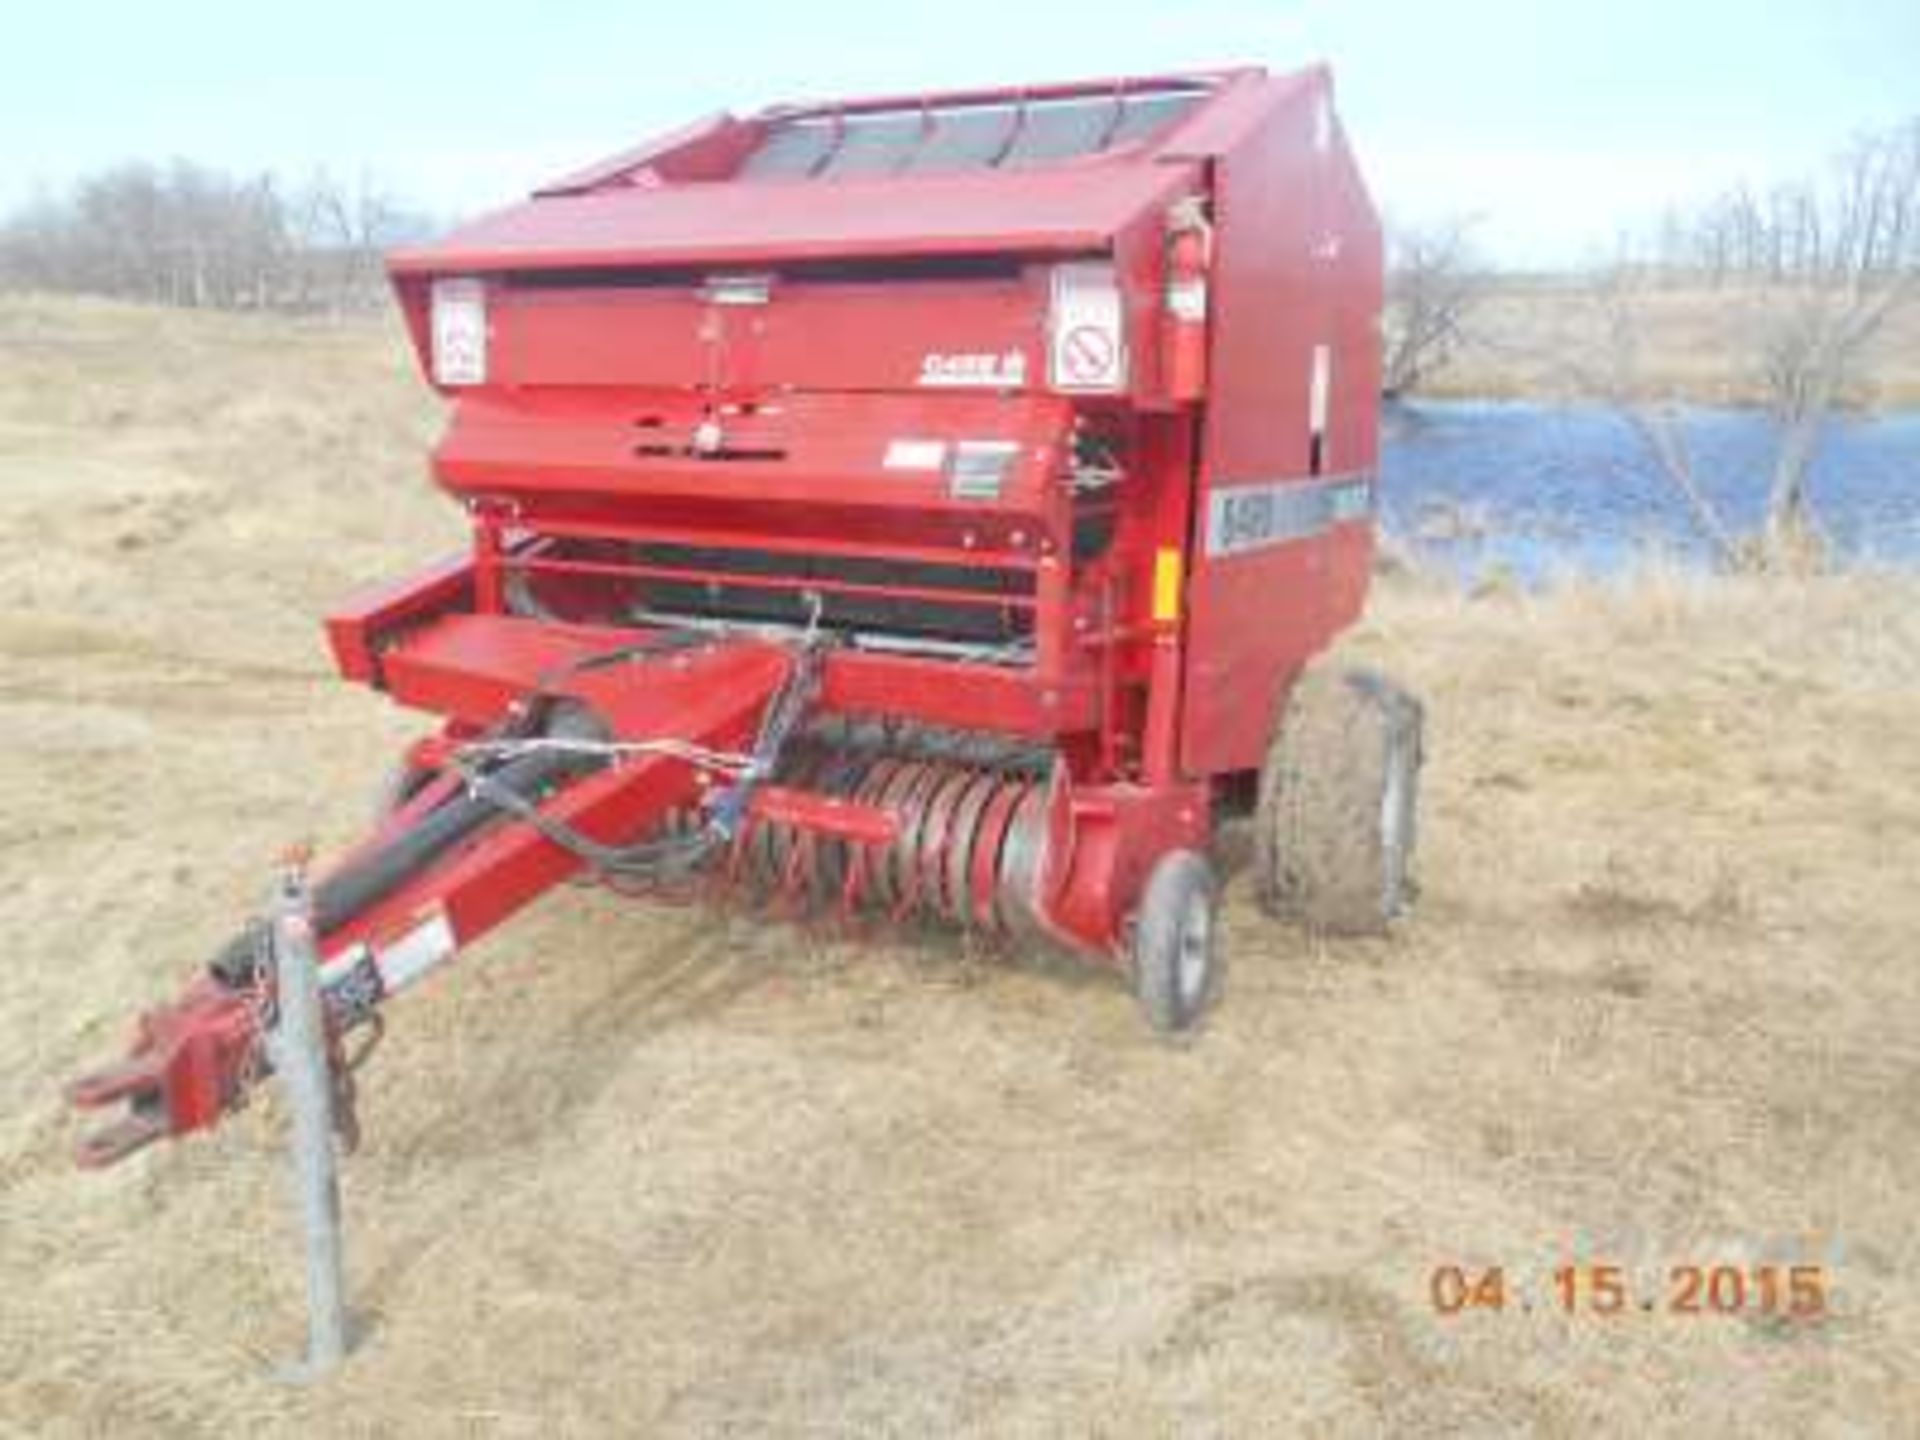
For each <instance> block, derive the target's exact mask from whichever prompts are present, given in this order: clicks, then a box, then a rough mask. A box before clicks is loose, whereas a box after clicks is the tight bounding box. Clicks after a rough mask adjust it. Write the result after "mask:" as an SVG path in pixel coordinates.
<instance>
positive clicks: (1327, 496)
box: [1207, 474, 1373, 556]
mask: <svg viewBox="0 0 1920 1440" xmlns="http://www.w3.org/2000/svg"><path fill="white" fill-rule="evenodd" d="M1372 513H1373V476H1372V475H1370V474H1362V475H1340V476H1334V477H1331V478H1329V479H1325V480H1279V481H1273V482H1270V483H1261V484H1253V485H1222V484H1220V483H1219V482H1217V481H1216V482H1215V484H1214V485H1213V487H1212V492H1211V494H1210V496H1209V498H1208V503H1207V554H1208V555H1209V556H1222V555H1238V554H1241V553H1242V552H1244V551H1247V550H1258V549H1261V548H1262V547H1264V546H1268V545H1284V544H1285V543H1287V542H1288V541H1290V540H1305V539H1307V538H1308V537H1309V536H1313V535H1318V534H1319V533H1320V532H1321V531H1322V530H1325V529H1327V528H1329V527H1330V526H1333V525H1337V524H1340V523H1341V522H1342V521H1346V520H1360V519H1364V518H1365V517H1366V516H1368V515H1371V514H1372Z"/></svg>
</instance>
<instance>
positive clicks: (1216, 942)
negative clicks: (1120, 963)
mask: <svg viewBox="0 0 1920 1440" xmlns="http://www.w3.org/2000/svg"><path fill="white" fill-rule="evenodd" d="M1221 953H1222V952H1221V947H1220V885H1219V881H1218V880H1217V879H1215V877H1214V873H1213V866H1212V865H1211V864H1209V863H1208V861H1207V858H1206V856H1204V855H1201V854H1200V853H1198V852H1197V851H1193V850H1170V851H1168V852H1167V853H1166V854H1165V855H1163V856H1161V857H1160V859H1159V861H1158V862H1156V863H1155V865H1154V867H1153V872H1152V873H1151V874H1150V875H1149V876H1148V877H1147V885H1146V889H1145V890H1143V891H1142V892H1141V895H1140V909H1139V911H1138V912H1137V914H1136V916H1135V918H1134V928H1133V956H1132V967H1133V992H1134V995H1135V996H1136V997H1137V998H1138V999H1139V1001H1140V1009H1141V1010H1142V1011H1143V1012H1144V1013H1145V1015H1146V1017H1147V1023H1148V1024H1149V1025H1151V1026H1153V1028H1154V1029H1155V1030H1157V1031H1159V1032H1160V1033H1161V1034H1163V1035H1177V1034H1180V1033H1182V1032H1183V1031H1187V1030H1191V1029H1192V1028H1193V1027H1194V1026H1195V1025H1196V1024H1198V1023H1199V1021H1200V1020H1201V1018H1202V1017H1203V1016H1204V1015H1205V1014H1206V1013H1207V1011H1208V1009H1209V1008H1211V1007H1212V1005H1213V1003H1214V1001H1215V1000H1216V999H1218V998H1219V994H1220V980H1221V970H1222V961H1221Z"/></svg>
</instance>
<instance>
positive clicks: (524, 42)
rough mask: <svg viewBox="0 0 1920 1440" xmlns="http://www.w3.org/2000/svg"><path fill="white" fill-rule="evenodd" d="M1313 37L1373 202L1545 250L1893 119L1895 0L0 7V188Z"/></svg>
mask: <svg viewBox="0 0 1920 1440" xmlns="http://www.w3.org/2000/svg"><path fill="white" fill-rule="evenodd" d="M1322 58H1323V59H1326V60H1328V61H1330V62H1331V63H1332V64H1333V66H1334V69H1335V77H1336V83H1337V86H1338V93H1339V96H1340V103H1341V109H1342V112H1343V114H1344V116H1345V119H1346V123H1347V126H1348V129H1349V131H1350V133H1351V134H1352V136H1353V138H1354V142H1355V144H1356V146H1357V147H1358V149H1359V151H1360V154H1361V160H1362V164H1363V165H1364V167H1365V168H1366V170H1367V173H1368V175H1369V177H1370V180H1371V182H1372V185H1373V189H1374V191H1375V194H1376V197H1377V198H1378V199H1379V200H1380V202H1381V203H1382V205H1383V206H1384V207H1385V208H1386V209H1387V210H1388V211H1389V212H1390V213H1392V214H1394V215H1398V216H1403V217H1406V218H1409V219H1415V220H1418V219H1426V218H1432V217H1435V216H1440V215H1445V214H1449V213H1465V214H1474V215H1478V216H1480V217H1482V219H1481V222H1480V232H1479V233H1480V238H1481V241H1482V244H1483V246H1484V247H1485V248H1486V249H1487V250H1489V251H1490V252H1491V253H1492V254H1493V255H1494V256H1495V257H1496V258H1498V259H1500V260H1503V261H1505V262H1508V263H1513V264H1551V263H1565V262H1576V261H1578V260H1580V259H1582V258H1586V257H1588V256H1590V255H1593V254H1596V253H1599V252H1602V251H1604V250H1606V249H1607V248H1608V247H1609V246H1610V245H1611V244H1612V242H1613V240H1614V238H1615V237H1616V236H1617V235H1618V234H1619V233H1620V232H1621V231H1622V230H1623V229H1633V228H1636V227H1644V226H1646V225H1648V224H1650V223H1651V222H1652V220H1653V218H1654V217H1655V216H1656V215H1657V214H1658V212H1659V210H1660V208H1661V207H1662V205H1663V204H1665V203H1667V202H1668V201H1674V200H1684V199H1686V198H1687V197H1689V196H1697V195H1699V194H1702V193H1710V192H1712V191H1715V190H1718V189H1720V188H1722V187H1723V186H1724V185H1726V184H1729V183H1731V182H1733V181H1734V180H1737V179H1742V178H1744V179H1748V180H1752V181H1755V182H1758V183H1762V184H1764V183H1766V182H1767V181H1768V180H1770V179H1773V178H1777V177H1780V176H1783V175H1790V174H1793V173H1795V172H1797V171H1803V170H1806V169H1808V168H1810V167H1812V166H1814V165H1817V164H1818V163H1819V161H1820V160H1821V158H1822V157H1823V156H1825V155H1826V154H1828V153H1829V152H1831V151H1832V150H1833V149H1835V148H1836V147H1837V146H1839V145H1840V144H1842V143H1843V142H1844V141H1845V140H1846V139H1847V137H1848V136H1849V135H1851V134H1853V133H1854V132H1856V131H1858V130H1860V129H1862V128H1863V127H1872V126H1883V125H1887V124H1890V123H1892V122H1894V121H1896V120H1898V119H1901V118H1903V117H1905V116H1908V115H1912V114H1915V113H1920V0H1821V3H1806V0H1772V3H1769V0H1738V3H1735V0H1589V3H1584V4H1563V3H1554V0H1536V3H1526V0H1455V3H1446V0H1425V3H1408V0H1396V3H1387V0H1158V3H1152V0H1068V3H1055V4H1048V3H1046V0H947V3H941V4H925V3H922V4H908V3H904V0H902V3H895V4H874V3H853V0H792V3H786V4H781V3H774V0H762V3H757V4H746V3H729V0H707V3H680V4H662V3H647V0H617V3H616V0H577V3H568V0H520V3H515V4H490V3H486V0H468V3H462V4H452V3H441V0H386V3H372V0H302V3H291V4H288V3H275V0H144V3H122V4H106V3H97V0H64V3H63V0H0V205H12V204H15V203H18V202H19V201H21V200H23V199H25V198H28V197H29V196H31V195H32V194H33V193H34V191H35V188H36V186H39V185H52V186H58V185H59V184H61V183H62V182H63V181H65V180H67V179H69V178H70V177H72V176H73V175H75V174H76V173H80V172H83V171H85V170H87V169H89V168H93V167H97V166H100V165H103V164H106V163H109V162H112V161H115V160H119V159H125V158H131V157H146V158H154V159H166V158H169V157H172V156H175V155H180V156H187V157H190V158H193V159H196V160H201V161H205V162H208V163H211V164H216V165H220V166H222V167H226V168H230V169H256V168H271V169H275V170H278V171H281V172H282V173H285V174H287V175H289V176H291V177H294V178H299V177H301V176H303V175H304V174H306V173H308V172H309V171H311V170H312V169H313V168H315V167H317V166H322V165H325V166H328V167H330V168H331V169H332V170H333V171H334V172H335V173H336V174H340V175H343V176H352V175H355V174H358V173H360V172H362V171H365V172H367V173H370V174H371V175H373V176H374V177H376V178H377V179H378V180H379V181H380V182H381V183H383V184H384V185H385V186H386V187H387V188H390V189H392V190H394V191H395V192H398V193H400V194H403V195H405V196H407V197H409V198H412V199H414V200H416V201H417V202H419V203H421V204H422V205H424V206H425V207H427V208H429V209H431V210H433V211H435V212H437V213H441V214H446V215H457V214H460V213H465V212H470V211H474V210H478V209H484V208H487V207H489V206H491V205H493V204H497V203H500V202H503V201H505V200H508V199H511V198H513V197H515V196H517V195H519V194H521V193H523V192H524V191H525V190H527V189H528V188H529V187H530V186H531V185H532V184H534V183H535V182H536V181H537V180H539V179H541V178H542V177H545V176H548V175H550V174H552V173H554V172H557V171H562V170H565V169H568V168H570V167H571V166H573V165H575V164H577V163H579V162H582V161H585V160H590V159H593V158H596V157H597V156H599V155H601V154H604V153H607V152H610V151H613V150H617V149H620V148H623V147H624V146H625V145H627V144H629V143H631V142H632V141H634V140H637V139H639V138H642V137H644V136H645V135H647V134H649V133H651V132H653V131H655V130H659V129H664V128H669V127H672V126H674V125H677V124H679V123H681V122H684V121H686V120H689V119H692V118H694V117H695V116H697V115H700V114H704V113H706V112H709V111H712V110H716V109H722V108H731V109H735V110H740V111H745V110H751V109H754V108H757V107H758V106H760V105H762V104H765V103H768V102H771V101H775V100H787V99H802V98H824V97H830V96H833V95H836V94H859V93H871V92H876V91H897V90H912V89H917V88H922V87H928V88H931V87H937V86H947V85H960V84H975V83H980V82H992V83H1001V82H1007V83H1011V82H1016V81H1021V80H1048V79H1070V78H1077V77H1081V76H1094V75H1116V74H1127V73H1139V72H1151V71H1156V70H1166V69H1177V68H1180V67H1183V66H1193V65H1200V64H1215V63H1222V62H1228V61H1252V62H1258V63H1264V64H1267V65H1269V66H1271V67H1273V68H1276V69H1285V68H1287V67H1289V66H1292V65H1296V64H1299V63H1302V62H1305V61H1308V60H1312V59H1322Z"/></svg>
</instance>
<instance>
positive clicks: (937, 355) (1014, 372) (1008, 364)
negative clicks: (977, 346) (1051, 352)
mask: <svg viewBox="0 0 1920 1440" xmlns="http://www.w3.org/2000/svg"><path fill="white" fill-rule="evenodd" d="M1026 382H1027V357H1026V353H1025V352H1024V351H1021V350H1008V351H1005V352H995V351H991V350H988V351H960V352H957V353H951V354H949V353H943V352H940V351H933V352H931V353H929V354H928V355H927V356H926V358H925V359H923V360H922V361H921V362H920V383H921V384H922V385H981V386H991V387H995V388H999V387H1005V386H1014V385H1024V384H1026Z"/></svg>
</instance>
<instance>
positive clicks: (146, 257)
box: [0, 160, 427, 311]
mask: <svg viewBox="0 0 1920 1440" xmlns="http://www.w3.org/2000/svg"><path fill="white" fill-rule="evenodd" d="M426 228H427V226H426V223H425V222H424V221H423V220H422V219H421V218H420V217H419V216H418V215H417V214H415V213H413V212H411V211H410V210H408V209H407V208H406V207H404V206H403V205H401V204H400V203H399V202H397V201H396V200H395V199H394V198H393V197H392V196H391V195H389V194H387V193H386V192H385V191H384V190H382V189H380V188H379V187H378V186H377V185H375V184H373V183H372V181H371V180H370V179H368V178H366V177H364V176H363V177H362V178H361V179H360V180H358V181H357V182H354V183H348V182H344V181H341V180H338V179H336V178H335V177H333V176H331V175H329V174H326V173H324V172H323V173H320V174H317V175H315V176H313V177H312V178H311V179H309V180H308V181H306V182H305V183H304V184H301V185H297V186H292V185H288V184H287V183H286V182H284V181H282V180H281V179H279V178H278V177H276V176H273V175H271V174H258V175H244V176H235V175H230V174H227V173H225V172H223V171H220V170H216V169H213V168H211V167H208V166H204V165H197V164H194V163H192V162H190V161H184V160H176V161H174V162H172V163H171V164H168V165H165V166H159V165H153V164H149V163H144V162H133V163H128V164H123V165H117V166H114V167H113V168H111V169H108V170H105V171H101V172H99V173H97V174H95V175H91V176H88V177H86V178H85V179H82V180H80V181H79V182H78V183H76V184H75V185H74V186H73V187H72V188H71V189H70V190H69V191H67V192H66V193H64V194H61V195H57V196H48V197H45V198H42V199H40V200H38V201H36V202H34V203H32V204H29V205H27V206H25V207H23V208H22V209H20V210H19V211H17V212H15V213H14V214H13V215H12V216H10V217H8V218H7V219H5V220H4V221H0V285H6V286H10V287H13V288H22V289H26V288H30V289H40V290H54V291H73V292H81V293H86V294H96V295H110V296H117V297H121V298H124V299H130V300H145V301H153V302H158V303H161V304H168V305H184V306H195V307H213V308H222V309H276V310H309V311H313V310H320V311H344V310H350V309H355V308H360V307H363V306H367V305H372V304H378V303H380V300H381V296H382V281H381V270H380V255H381V253H382V251H384V250H385V249H387V248H388V247H389V246H391V245H394V244H398V243H401V242H403V241H405V240H407V239H411V238H416V237H417V236H419V235H420V234H422V233H423V232H424V231H425V230H426Z"/></svg>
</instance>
